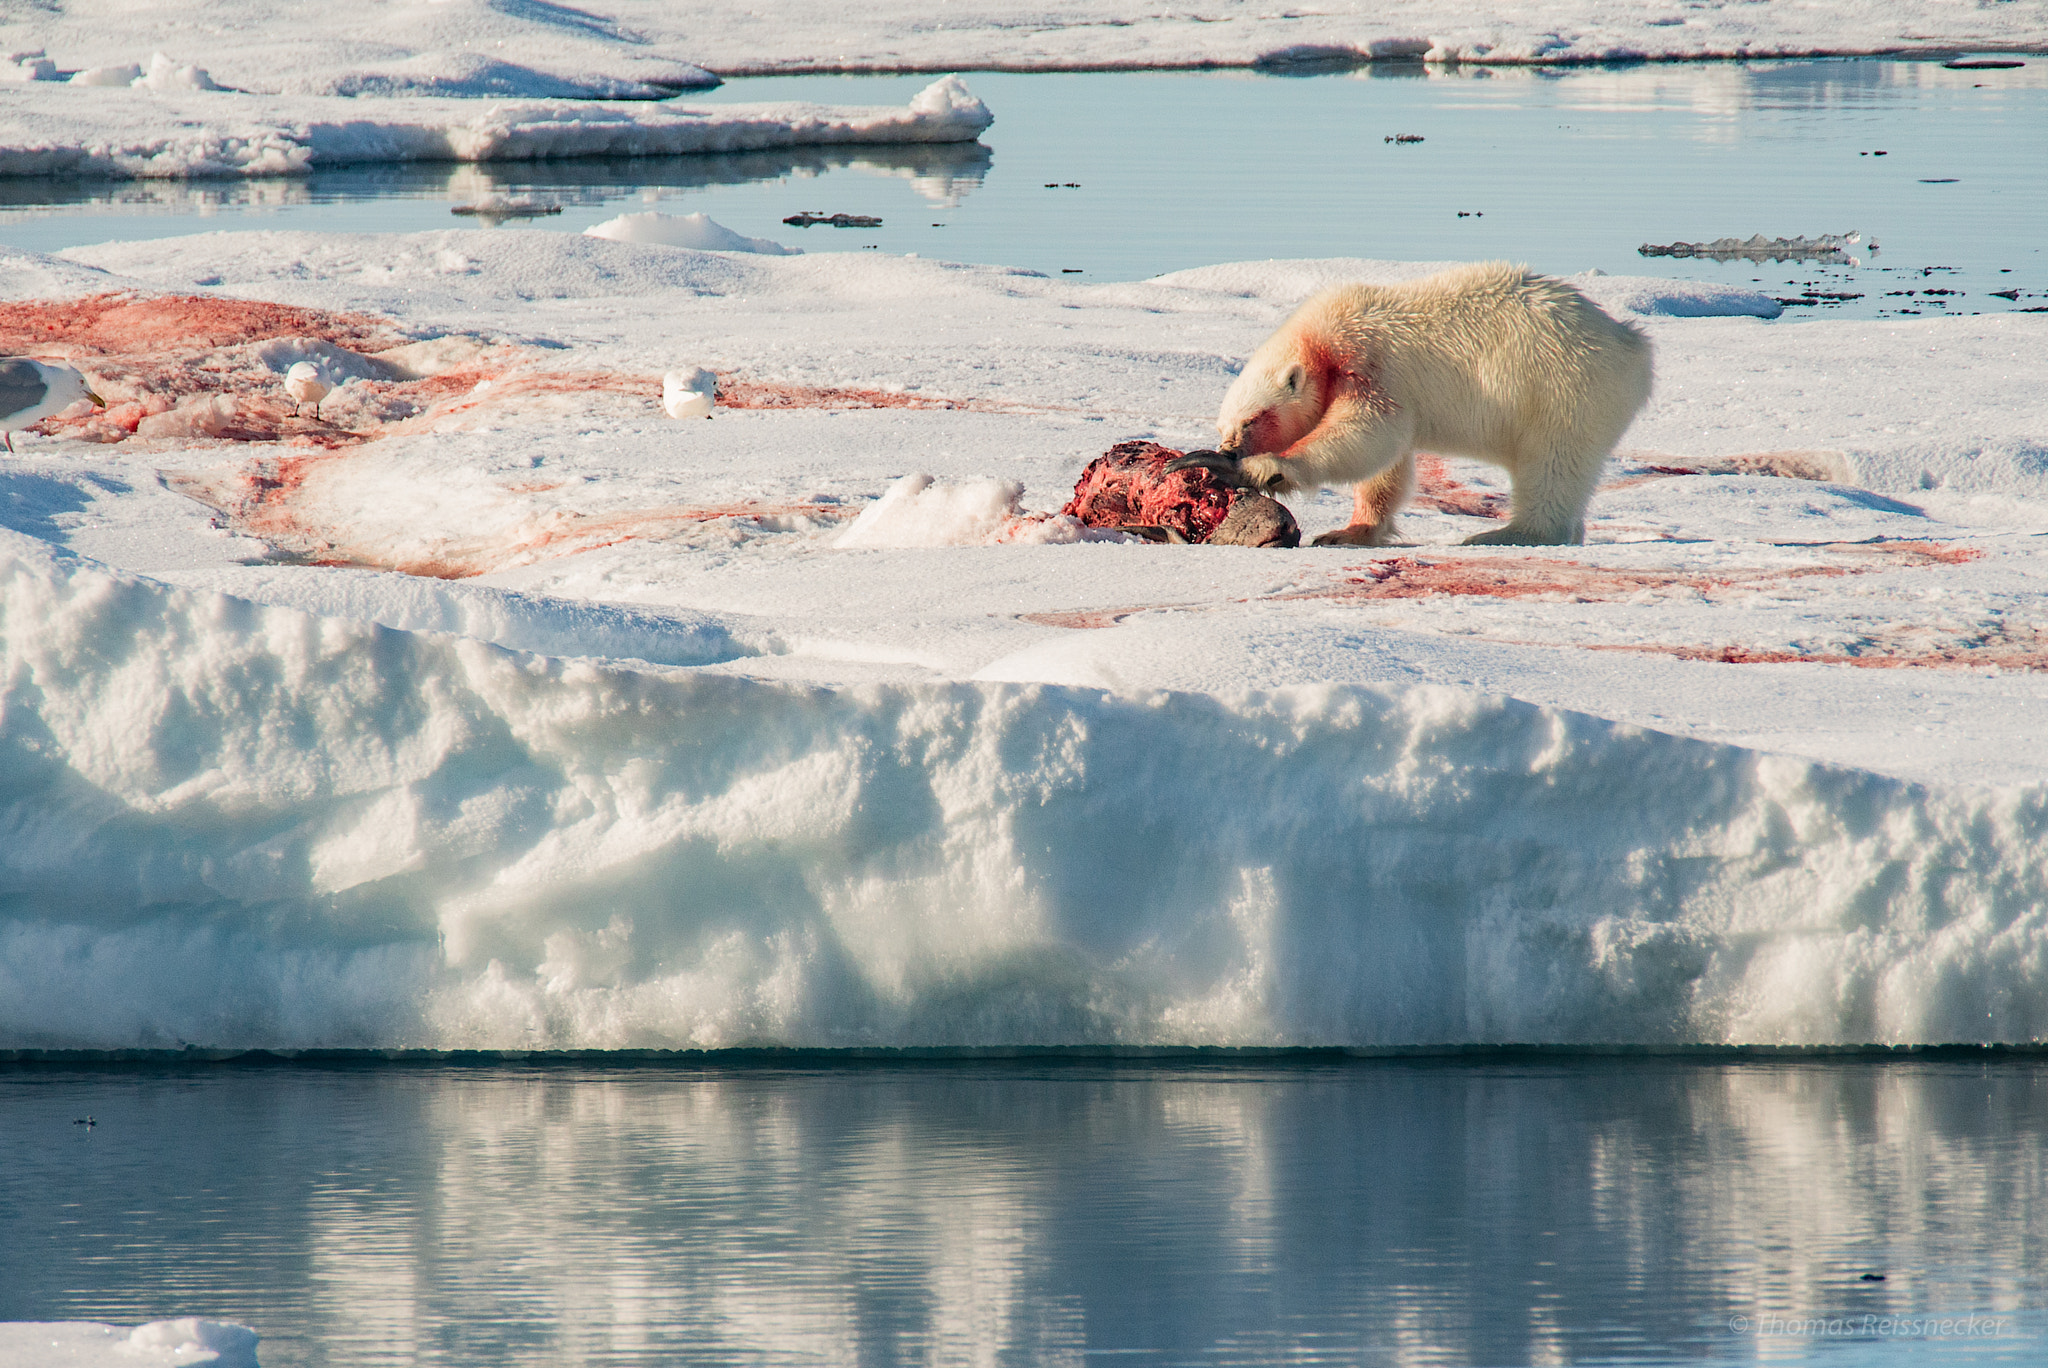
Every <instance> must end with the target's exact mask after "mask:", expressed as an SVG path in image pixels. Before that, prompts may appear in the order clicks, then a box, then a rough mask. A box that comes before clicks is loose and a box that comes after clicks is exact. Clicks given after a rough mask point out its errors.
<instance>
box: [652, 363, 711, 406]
mask: <svg viewBox="0 0 2048 1368" xmlns="http://www.w3.org/2000/svg"><path fill="white" fill-rule="evenodd" d="M717 396H718V377H717V376H716V375H713V374H712V373H711V372H710V371H708V370H705V369H704V368H703V367H702V366H686V367H684V368H683V369H682V370H672V371H670V372H669V373H668V374H667V375H664V376H662V377H661V407H662V409H663V410H664V411H665V412H666V413H667V414H668V416H669V417H671V418H709V417H710V416H711V408H712V405H713V404H714V403H715V402H716V400H717Z"/></svg>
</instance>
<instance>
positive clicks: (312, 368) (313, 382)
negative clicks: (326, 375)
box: [284, 361, 334, 418]
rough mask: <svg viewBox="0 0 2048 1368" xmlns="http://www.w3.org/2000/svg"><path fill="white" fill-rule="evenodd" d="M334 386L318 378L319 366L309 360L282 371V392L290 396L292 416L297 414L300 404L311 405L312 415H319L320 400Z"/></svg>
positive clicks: (316, 416)
mask: <svg viewBox="0 0 2048 1368" xmlns="http://www.w3.org/2000/svg"><path fill="white" fill-rule="evenodd" d="M333 388H334V386H332V385H330V384H328V383H327V382H326V381H325V380H323V379H321V378H320V368H319V367H318V366H316V365H314V364H313V363H312V362H311V361H301V362H299V363H298V364H296V365H294V366H293V367H292V368H291V369H290V370H288V371H286V372H285V373H284V392H285V393H286V394H289V395H290V396H291V397H292V417H294V418H296V417H298V416H299V406H300V405H301V404H311V405H312V406H313V416H314V417H315V418H318V417H319V416H320V401H321V400H323V399H325V398H326V397H327V395H328V393H329V391H331V390H332V389H333Z"/></svg>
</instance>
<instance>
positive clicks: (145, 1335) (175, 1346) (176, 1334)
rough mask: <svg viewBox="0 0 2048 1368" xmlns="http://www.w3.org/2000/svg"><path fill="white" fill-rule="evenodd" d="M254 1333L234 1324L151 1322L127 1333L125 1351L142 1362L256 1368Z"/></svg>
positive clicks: (189, 1318)
mask: <svg viewBox="0 0 2048 1368" xmlns="http://www.w3.org/2000/svg"><path fill="white" fill-rule="evenodd" d="M256 1338H257V1336H256V1332H255V1331H254V1330H251V1329H250V1328H249V1327H248V1326H246V1325H238V1324H237V1323H235V1322H234V1321H217V1320H202V1319H201V1318H200V1317H198V1316H185V1317H183V1318H181V1319H179V1320H161V1321H151V1322H149V1323H148V1324H147V1325H138V1326H136V1327H135V1329H133V1330H132V1331H130V1332H129V1334H128V1343H127V1346H126V1347H127V1349H128V1350H129V1352H130V1353H131V1354H132V1355H135V1356H136V1357H139V1358H141V1359H142V1361H143V1362H145V1363H151V1362H156V1363H170V1364H178V1365H181V1366H182V1365H184V1364H188V1363H189V1364H211V1365H213V1368H244V1365H246V1368H256Z"/></svg>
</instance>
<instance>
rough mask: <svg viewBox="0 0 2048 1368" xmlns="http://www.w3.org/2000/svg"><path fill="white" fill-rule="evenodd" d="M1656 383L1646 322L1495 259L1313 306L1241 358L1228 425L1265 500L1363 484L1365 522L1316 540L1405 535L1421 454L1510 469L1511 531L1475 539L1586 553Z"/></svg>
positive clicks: (1354, 520)
mask: <svg viewBox="0 0 2048 1368" xmlns="http://www.w3.org/2000/svg"><path fill="white" fill-rule="evenodd" d="M1650 384H1651V358H1650V344H1649V341H1648V340H1647V339H1646V338H1645V337H1644V336H1643V335H1642V334H1641V333H1640V332H1639V331H1637V329H1635V328H1634V327H1632V326H1631V325H1629V324H1626V323H1619V322H1616V321H1615V320H1614V319H1612V318H1609V317H1608V316H1607V315H1606V314H1604V313H1602V312H1601V311H1600V310H1599V308H1598V307H1596V306H1595V305H1594V304H1593V303H1592V301H1590V300H1588V299H1587V298H1586V297H1585V296H1584V295H1582V294H1580V293H1579V292H1578V291H1577V290H1575V289H1573V288H1572V287H1571V286H1570V285H1567V284H1565V283H1564V282H1563V281H1561V280H1553V279H1550V278H1549V277H1547V276H1540V275H1535V274H1533V273H1531V272H1530V271H1528V270H1527V269H1526V268H1524V267H1520V266H1512V265H1508V264H1506V263H1503V262H1487V263H1482V264H1478V265H1473V266H1461V267H1458V268H1456V269H1454V270H1449V271H1444V272H1442V273H1440V274H1437V275H1433V276H1429V277H1427V278H1426V279H1422V280H1417V281H1412V282H1410V283H1407V284H1403V285H1340V286H1337V287H1336V288H1334V289H1330V290H1325V291H1324V292H1323V293H1321V294H1319V295H1316V296H1315V297H1314V298H1312V299H1310V300H1309V301H1308V302H1307V303H1305V304H1303V305H1302V306H1301V307H1300V308H1299V309H1297V310H1296V311H1295V313H1294V316H1293V317H1292V318H1289V319H1288V320H1287V322H1286V323H1284V324H1282V325H1281V327H1280V330H1279V331H1278V332H1276V333H1274V334H1273V335H1272V336H1271V337H1269V338H1267V339H1266V341H1265V342H1264V343H1263V344H1262V345H1261V346H1260V347H1259V349H1258V350H1257V351H1256V352H1254V353H1253V354H1252V357H1251V359H1250V360H1249V361H1248V362H1246V363H1245V368H1244V371H1243V373H1242V374H1240V375H1239V376H1238V377H1237V380H1236V382H1235V383H1233V384H1232V385H1231V387H1230V391H1229V393H1227V394H1226V395H1224V397H1223V406H1222V409H1221V411H1220V412H1219V413H1218V414H1217V418H1216V429H1217V432H1218V433H1219V434H1220V435H1221V438H1222V442H1221V449H1222V450H1223V451H1224V453H1225V454H1226V455H1232V456H1236V457H1238V458H1239V466H1238V469H1239V473H1240V475H1241V477H1242V478H1243V479H1244V480H1245V481H1246V483H1248V484H1250V485H1251V486H1252V487H1253V488H1255V489H1262V490H1265V491H1267V492H1269V493H1284V492H1286V491H1288V490H1295V489H1313V488H1315V487H1317V486H1319V485H1334V484H1352V485H1355V486H1356V499H1357V502H1356V504H1355V507H1354V509H1353V512H1352V515H1351V525H1350V526H1348V527H1345V528H1342V529H1340V530H1338V531H1336V532H1328V533H1325V534H1324V535H1322V536H1320V537H1318V538H1316V541H1317V543H1318V544H1331V543H1336V544H1346V545H1364V546H1380V545H1385V544H1386V543H1387V542H1389V541H1391V540H1392V539H1393V537H1394V513H1395V510H1397V509H1398V508H1399V507H1400V506H1401V505H1402V504H1403V503H1405V502H1406V501H1407V499H1408V497H1409V495H1410V494H1412V493H1413V492H1414V489H1415V453H1416V452H1417V451H1427V452H1431V453H1434V454H1438V455H1454V456H1476V457H1478V458H1480V459H1482V460H1487V461H1492V462H1494V463H1496V464H1498V465H1502V466H1505V467H1507V469H1508V470H1509V471H1510V472H1511V473H1512V475H1513V477H1514V494H1513V503H1512V513H1511V516H1510V517H1509V519H1508V522H1507V524H1506V525H1505V526H1503V527H1500V528H1497V529H1494V530H1493V531H1489V532H1482V533H1480V534H1479V535H1477V536H1475V537H1470V538H1467V540H1468V541H1469V542H1494V543H1505V544H1508V545H1545V544H1555V543H1563V542H1579V541H1583V540H1584V539H1585V535H1586V525H1585V512H1586V502H1587V500H1588V499H1590V498H1591V497H1592V494H1593V487H1594V485H1595V484H1596V483H1597V481H1598V480H1599V477H1600V468H1601V466H1602V465H1603V464H1604V463H1605V462H1606V460H1607V456H1608V453H1609V452H1611V451H1613V450H1614V445H1615V443H1616V442H1618V441H1620V440H1621V435H1622V433H1623V432H1625V431H1626V430H1627V429H1628V425H1629V424H1630V423H1631V422H1632V421H1634V419H1635V416H1636V413H1637V411H1638V410H1640V409H1641V408H1642V406H1643V404H1644V403H1645V402H1646V401H1647V400H1648V399H1649V397H1650Z"/></svg>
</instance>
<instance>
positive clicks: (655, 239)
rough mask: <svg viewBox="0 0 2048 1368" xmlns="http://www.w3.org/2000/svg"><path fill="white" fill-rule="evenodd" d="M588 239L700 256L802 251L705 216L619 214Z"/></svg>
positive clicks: (590, 230) (655, 212) (589, 230)
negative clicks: (690, 251) (692, 251)
mask: <svg viewBox="0 0 2048 1368" xmlns="http://www.w3.org/2000/svg"><path fill="white" fill-rule="evenodd" d="M583 231H584V233H585V234H586V235H587V236H590V237H601V238H609V239H611V240H612V241H613V242H645V243H652V244H654V245H655V246H660V247H691V248H695V249H696V250H697V251H700V252H753V253H755V254H757V255H760V256H801V255H803V253H802V250H801V249H799V248H796V247H785V246H783V245H782V244H781V243H779V242H773V241H770V240H769V239H767V238H757V237H745V236H743V235H741V234H739V233H735V232H734V231H733V230H732V229H730V228H728V227H726V226H725V225H724V224H722V223H720V222H718V221H717V220H716V219H713V218H712V217H711V216H710V215H708V214H664V213H661V212H660V211H659V210H654V209H650V210H648V211H647V212H646V213H643V214H621V215H619V216H618V217H617V218H613V219H606V220H605V221H604V222H603V223H594V224H592V225H591V226H590V227H588V228H585V229H584V230H583Z"/></svg>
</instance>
